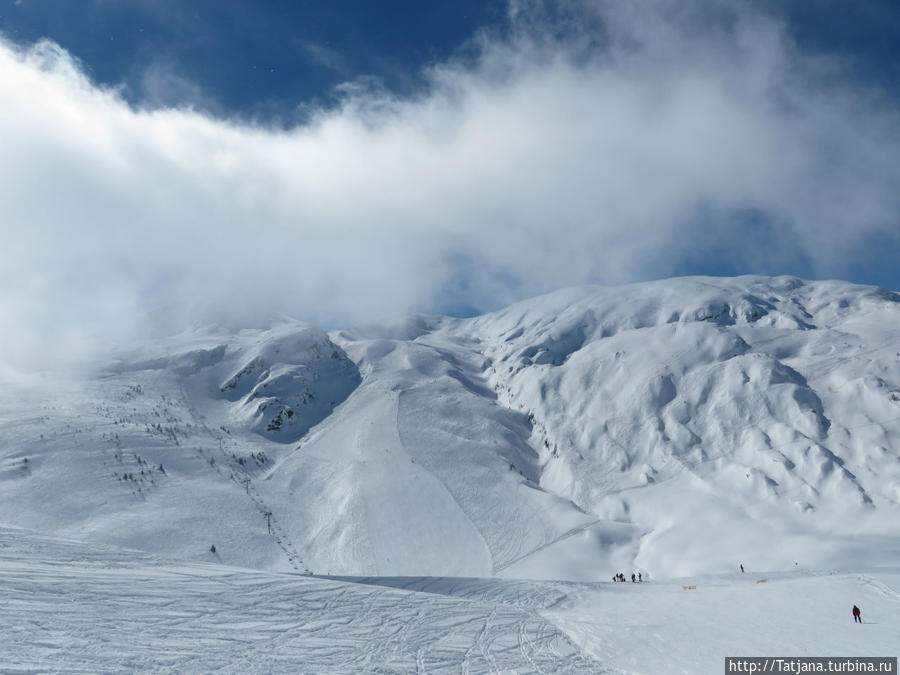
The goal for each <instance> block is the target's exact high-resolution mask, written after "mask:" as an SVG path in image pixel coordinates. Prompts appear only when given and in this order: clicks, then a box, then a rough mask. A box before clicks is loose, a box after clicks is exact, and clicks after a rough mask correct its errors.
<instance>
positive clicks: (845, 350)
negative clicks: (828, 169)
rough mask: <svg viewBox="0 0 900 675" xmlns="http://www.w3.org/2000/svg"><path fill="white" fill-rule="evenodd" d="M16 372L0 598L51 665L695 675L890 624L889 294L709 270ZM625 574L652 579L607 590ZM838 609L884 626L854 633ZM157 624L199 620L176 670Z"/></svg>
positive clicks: (869, 639) (2, 443) (899, 487)
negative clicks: (40, 632)
mask: <svg viewBox="0 0 900 675" xmlns="http://www.w3.org/2000/svg"><path fill="white" fill-rule="evenodd" d="M0 385H2V386H0V525H3V526H4V527H5V528H6V529H4V530H3V531H4V532H5V534H3V537H4V538H5V539H4V542H5V544H4V547H3V548H2V549H0V552H2V554H3V556H4V558H3V560H4V561H5V562H4V566H5V568H4V569H5V570H6V571H7V572H8V573H9V574H8V575H7V576H6V580H5V581H4V583H8V584H9V585H8V586H6V587H5V592H8V593H9V595H8V596H3V597H10V598H16V602H15V603H13V604H8V605H5V607H6V610H5V612H6V613H5V617H4V618H3V620H4V621H8V622H9V623H8V626H9V629H10V630H15V631H20V632H17V633H16V635H17V636H19V638H18V639H20V640H22V641H24V642H23V643H24V644H31V645H32V647H34V648H35V649H33V650H32V651H33V652H34V654H35V656H34V657H33V658H35V659H38V661H33V662H32V661H28V662H26V661H24V660H22V661H21V662H20V661H15V663H17V664H19V665H16V668H18V669H20V670H25V671H28V670H29V669H32V670H41V669H53V666H51V665H48V664H51V663H52V662H53V660H54V659H59V658H61V654H63V653H65V654H68V653H71V654H72V656H71V658H72V659H73V660H72V661H70V662H66V663H67V664H69V665H67V666H66V668H68V669H71V670H78V669H81V670H85V671H90V672H94V671H95V670H97V669H98V668H100V669H101V670H102V669H103V668H102V667H100V666H99V665H98V664H103V663H107V662H108V663H111V664H113V665H111V666H109V668H111V669H113V670H122V669H124V670H129V669H147V668H149V669H153V668H160V669H165V668H171V669H172V670H184V669H188V670H209V669H217V668H221V669H225V670H228V669H232V670H233V671H235V672H236V671H239V670H241V668H240V667H238V665H235V664H243V666H246V667H247V668H250V670H251V671H252V670H254V669H255V670H256V671H258V672H265V671H267V670H268V671H272V670H274V671H282V670H291V668H290V667H289V666H288V663H289V662H290V661H291V660H292V659H295V660H296V659H301V658H302V656H303V655H304V654H306V655H307V656H309V655H311V654H313V655H315V658H320V656H321V658H322V659H323V660H322V661H321V662H315V661H313V663H314V664H315V666H316V667H314V668H312V669H311V670H310V672H322V671H323V669H324V671H325V672H328V669H337V670H338V672H340V669H341V668H345V671H344V672H353V671H354V668H352V667H348V666H346V663H347V661H345V660H344V659H357V661H352V660H351V661H350V663H354V664H357V667H356V670H357V671H360V670H361V671H363V672H365V671H367V670H378V669H379V668H381V669H382V670H386V671H387V672H412V671H415V670H416V669H419V670H423V669H424V670H425V671H426V672H440V671H441V670H442V669H449V671H452V672H459V671H460V670H464V669H465V668H469V670H470V672H503V670H504V669H505V670H507V671H510V670H511V671H517V672H577V671H575V670H571V669H572V668H576V667H577V668H586V669H587V670H586V672H598V671H596V670H591V669H597V668H599V669H600V670H599V672H604V670H612V671H613V672H617V671H621V672H679V670H678V669H677V668H680V669H681V671H683V672H710V671H711V670H716V671H718V670H719V669H720V668H721V659H722V658H724V656H725V655H739V654H742V653H746V651H742V649H740V648H741V647H745V646H746V647H753V648H754V649H756V650H757V651H756V653H757V654H769V655H772V654H775V653H781V654H782V655H784V654H809V655H823V654H842V655H847V654H868V655H887V656H890V655H891V649H895V647H893V645H894V644H896V643H897V641H896V638H895V639H894V640H893V641H892V640H891V639H889V636H890V635H893V636H896V635H897V606H896V599H897V598H896V593H895V591H896V589H897V588H898V583H897V580H896V573H897V560H898V559H900V434H898V432H900V295H898V294H896V293H892V292H889V291H885V290H883V289H878V288H872V287H865V286H857V285H852V284H846V283H842V282H807V281H803V280H801V279H796V278H793V277H778V278H767V277H739V278H734V279H722V278H710V277H694V278H684V279H670V280H665V281H659V282H651V283H646V284H636V285H631V286H624V287H619V288H601V287H584V288H576V289H568V290H564V291H560V292H557V293H553V294H550V295H547V296H543V297H539V298H534V299H531V300H527V301H524V302H521V303H517V304H515V305H512V306H510V307H508V308H505V309H503V310H500V311H498V312H494V313H491V314H486V315H484V316H480V317H474V318H471V319H454V318H447V317H423V316H412V317H407V318H404V319H401V320H397V321H386V322H383V323H381V324H379V325H372V326H363V327H358V328H353V329H345V330H341V331H330V332H329V331H326V330H324V329H322V328H320V327H316V326H312V325H310V324H307V323H303V322H299V321H293V320H289V319H279V320H278V321H276V322H274V323H273V324H272V325H271V326H269V327H266V328H256V329H246V330H241V331H237V332H235V331H231V330H226V329H223V328H219V327H213V326H197V327H195V328H193V329H191V330H188V331H185V332H184V333H181V334H178V335H174V336H171V337H169V338H166V339H147V340H144V341H141V342H139V343H136V344H129V345H111V346H110V349H109V352H108V353H107V354H105V355H104V356H103V358H101V359H100V360H98V361H97V362H92V363H85V364H79V367H78V368H71V369H68V370H54V371H49V370H48V371H43V372H28V373H22V372H17V371H14V370H12V369H11V368H8V367H4V368H0ZM16 528H20V529H16ZM54 559H57V560H58V561H59V562H57V563H55V562H53V561H54ZM740 564H743V565H744V566H745V568H746V569H747V570H748V574H747V575H744V576H741V575H739V574H735V573H736V572H737V571H738V569H739V565H740ZM38 570H40V574H38ZM104 570H106V572H104ZM632 571H635V572H638V571H639V572H641V573H642V575H643V577H644V578H645V579H646V580H648V582H649V583H647V584H643V585H634V586H632V585H631V584H612V583H608V582H609V579H610V578H611V577H612V575H613V574H614V573H616V572H624V573H625V574H626V575H630V573H631V572H632ZM107 572H108V573H107ZM301 575H314V576H315V577H317V579H313V578H312V576H301ZM323 577H328V578H329V579H330V580H327V581H325V580H323V579H322V578H323ZM762 578H765V579H767V581H766V582H764V583H761V584H757V583H756V581H758V580H759V579H762ZM104 579H105V580H106V585H104ZM114 580H117V581H116V585H111V584H112V582H113V581H114ZM361 580H366V581H365V583H361ZM120 582H121V583H120ZM179 584H182V585H180V586H179ZM168 586H172V587H173V588H175V589H176V590H173V591H172V592H170V591H169V590H168V589H167V587H168ZM684 586H696V588H695V589H691V590H688V591H686V590H684V588H683V587H684ZM231 587H235V588H241V589H243V591H241V593H238V597H239V598H240V599H239V600H235V603H236V604H228V603H231V600H226V599H223V598H226V596H227V592H226V590H225V589H226V588H231ZM17 589H18V590H17ZM23 589H24V590H23ZM54 589H56V591H54ZM61 589H65V590H61ZM79 589H81V590H79ZM129 589H131V590H129ZM386 589H393V590H386ZM57 591H59V592H57ZM129 593H133V597H134V598H136V601H135V603H134V604H133V606H132V605H127V603H126V600H125V599H126V598H127V597H128V596H129ZM285 594H289V595H291V597H294V596H296V597H297V598H298V600H297V603H298V605H297V606H296V607H295V606H294V605H285V604H283V597H282V596H284V595H285ZM72 595H74V597H76V598H78V601H77V602H76V603H74V605H75V606H72V607H70V606H69V605H68V604H65V603H62V605H60V602H59V600H60V599H66V598H67V597H69V596H72ZM301 598H306V599H308V600H309V603H310V604H309V605H308V606H307V605H303V602H306V600H303V602H301V601H300V599H301ZM329 598H333V599H334V600H330V599H329ZM254 600H258V603H257V604H256V605H255V604H254ZM215 602H222V603H225V605H224V607H223V609H222V610H221V612H220V611H218V610H216V608H215ZM853 603H857V604H859V605H860V606H861V607H862V608H863V612H864V614H863V616H864V618H866V619H867V620H870V623H871V624H872V625H871V626H870V625H869V624H867V626H866V627H865V628H864V629H863V630H864V631H865V632H859V631H857V632H855V633H854V632H850V633H846V634H845V632H846V631H848V630H855V629H856V628H857V627H855V626H847V625H845V624H847V623H849V621H848V617H849V607H850V606H852V604H853ZM56 605H60V606H64V607H66V608H67V610H66V611H65V612H62V611H60V612H57V610H55V609H51V608H52V607H55V606H56ZM257 605H258V606H257ZM332 605H334V607H335V608H337V607H338V606H340V607H343V609H340V611H338V610H337V609H335V611H337V614H335V617H334V618H333V619H327V621H332V623H327V622H326V624H322V626H320V627H319V628H317V627H316V626H317V625H318V624H315V619H314V618H311V613H312V612H313V610H311V609H310V607H316V608H318V610H317V611H319V612H322V611H323V610H324V609H328V608H330V607H332ZM165 606H171V607H173V608H175V609H173V610H172V612H173V613H172V614H171V615H170V614H168V613H167V611H166V610H165V609H164V607H165ZM192 606H193V607H194V609H193V610H192V609H191V607H192ZM304 607H306V609H304ZM80 608H82V609H80ZM273 608H274V609H273ZM282 610H283V611H288V610H290V611H296V614H295V615H291V616H293V617H294V618H291V619H288V618H285V616H283V611H282ZM395 610H396V611H395ZM82 611H83V613H82V614H79V612H82ZM105 611H107V613H104V612H105ZM341 612H343V613H341ZM523 612H524V614H523ZM288 614H290V612H288ZM326 614H327V612H326ZM242 615H246V617H247V618H246V620H245V619H239V618H238V617H240V616H242ZM216 616H219V617H221V618H220V619H215V617H216ZM29 617H30V618H29ZM445 619H446V621H445ZM323 620H324V619H323ZM769 621H771V622H772V624H771V625H772V628H771V630H770V629H769V628H768V627H767V623H766V622H769ZM88 623H91V625H94V624H96V625H97V626H102V627H105V630H106V634H108V635H109V638H108V642H109V649H108V650H106V651H104V650H105V649H106V648H105V647H104V644H106V643H105V642H104V641H103V638H102V636H101V634H102V631H100V632H92V631H93V629H88V628H85V627H84V626H86V625H87V624H88ZM145 623H146V624H147V625H148V626H159V632H158V633H156V634H155V635H156V637H154V638H153V639H152V640H150V642H157V643H159V644H169V643H167V642H166V638H165V634H166V631H168V632H169V633H172V632H173V631H174V632H176V633H177V632H178V630H180V628H179V629H178V630H175V629H176V628H177V627H178V626H182V627H184V629H185V630H187V631H188V634H186V635H187V637H184V642H183V643H181V644H182V647H178V646H177V644H175V643H173V644H175V646H173V647H172V649H173V650H174V651H172V653H171V654H170V657H171V658H170V660H169V661H164V660H154V659H163V653H164V652H160V651H159V648H158V647H149V646H148V647H147V648H146V650H144V651H142V650H143V649H144V648H143V647H141V646H140V645H141V644H143V643H142V642H141V641H140V640H138V639H136V638H135V635H136V631H137V630H138V628H137V626H139V625H143V624H145ZM119 624H121V628H118V627H117V626H119ZM41 625H46V626H48V627H49V628H48V629H47V630H48V631H49V632H48V633H47V635H49V636H50V637H47V635H44V637H28V636H27V635H26V634H25V633H23V632H21V631H22V630H24V629H25V628H27V627H29V626H31V627H35V626H41ZM78 625H81V626H82V628H75V626H78ZM299 625H302V626H305V627H306V630H304V631H302V632H301V634H300V635H294V634H292V632H291V630H290V629H291V627H292V626H294V627H296V626H299ZM128 626H131V628H128ZM340 626H345V627H346V628H347V630H348V631H350V633H352V635H353V636H354V637H352V639H349V638H348V640H347V641H345V642H342V641H341V640H342V639H343V638H341V637H339V635H338V634H339V633H340V630H343V629H340V630H339V628H340ZM419 626H421V631H419V630H418V627H419ZM810 626H815V631H817V633H816V635H814V636H813V637H810V635H809V631H810V630H811V628H810ZM379 627H380V628H379ZM748 627H749V628H748ZM320 628H321V630H322V631H324V632H318V633H317V631H319V630H320ZM238 629H246V634H244V633H241V631H240V630H238ZM98 630H99V629H98ZM141 630H144V631H151V629H150V628H147V627H144V628H142V629H141ZM153 630H155V629H153ZM748 630H749V631H750V632H748ZM80 631H87V632H86V633H83V635H84V638H83V640H82V641H81V642H79V640H78V639H76V638H77V636H78V635H81V634H82V632H80ZM129 631H135V632H131V633H129ZM379 631H382V632H379ZM392 631H400V632H399V634H398V635H397V639H396V641H395V642H390V641H389V643H390V644H389V646H388V647H385V648H384V649H383V650H381V651H379V649H380V647H378V645H379V644H380V642H379V639H378V637H377V636H381V639H382V641H383V639H384V635H385V632H386V633H387V634H388V635H392V634H393V633H392ZM803 631H806V632H803ZM151 633H152V631H151V632H150V633H148V635H150V634H151ZM369 633H373V635H375V636H376V637H372V636H371V635H370V636H369V637H366V636H367V635H368V634H369ZM445 633H446V634H447V635H449V636H450V637H449V638H448V639H447V641H441V640H442V638H441V637H440V636H441V635H443V634H445ZM819 633H821V635H822V636H823V637H822V638H821V639H820V638H819V636H818V634H819ZM206 634H209V635H210V636H216V637H214V638H210V639H211V640H212V642H211V643H210V646H209V649H208V650H206V647H203V649H199V648H198V649H199V651H200V652H202V653H204V654H206V653H207V651H208V652H209V653H208V654H207V655H206V656H202V657H198V658H201V659H204V660H202V661H197V662H196V663H195V662H191V661H189V658H191V657H190V656H189V654H188V652H189V651H190V649H189V648H188V645H190V644H191V643H192V642H194V641H199V642H202V641H203V639H204V638H203V635H206ZM190 635H193V636H194V637H193V638H191V637H190ZM317 635H318V637H316V636H317ZM705 635H709V636H713V638H710V639H708V640H705V641H704V639H703V636H705ZM751 635H752V636H758V639H757V638H756V637H753V638H751V637H749V636H751ZM53 636H56V637H53ZM72 636H75V638H73V637H72ZM479 636H480V637H479ZM850 636H853V637H850ZM70 638H71V641H70V642H69V643H66V642H65V640H68V639H70ZM826 638H827V639H826ZM29 640H30V642H29ZM304 640H311V642H310V641H306V642H304ZM316 640H319V642H318V643H316V644H319V645H323V644H328V645H332V643H334V644H337V645H338V646H337V647H321V649H322V650H324V652H327V653H328V654H331V656H327V655H325V656H322V655H321V654H319V652H317V651H316V649H318V648H317V647H315V645H314V643H315V641H316ZM367 640H374V641H375V642H374V643H372V642H367ZM848 640H850V641H848ZM857 640H859V641H858V642H857ZM267 641H268V643H270V644H273V645H284V646H283V647H282V646H279V647H278V648H277V649H275V648H267V649H269V651H271V652H272V653H273V654H281V653H283V654H284V655H285V656H284V659H285V660H284V661H280V662H276V661H266V659H267V658H270V657H268V656H265V654H264V652H265V651H266V650H265V649H264V648H263V646H262V645H263V644H267ZM486 641H487V642H486ZM435 642H439V643H440V645H441V646H440V649H437V650H436V651H435V652H429V651H428V647H427V646H428V645H429V644H432V643H435ZM176 643H177V641H176ZM204 644H205V643H204ZM42 645H46V646H47V649H48V650H49V651H47V652H46V654H47V656H46V660H45V661H43V662H41V661H40V660H39V659H40V658H44V657H41V656H40V654H42V653H44V652H42V651H41V650H42V649H43V647H42ZM79 645H81V646H79ZM213 645H217V646H218V648H219V649H221V651H222V654H223V655H222V656H221V660H216V659H219V658H220V657H219V656H217V655H216V653H215V649H214V647H213ZM238 645H240V646H238ZM341 645H343V646H341ZM473 645H474V646H473ZM523 645H524V646H523ZM792 645H794V647H793V648H791V646H792ZM82 647H83V649H82ZM776 647H777V649H776ZM838 648H839V650H840V651H837V652H836V651H834V650H835V649H838ZM857 648H858V649H859V650H862V651H854V650H857ZM115 649H119V650H120V651H121V652H122V654H123V656H122V658H127V659H132V660H130V661H127V662H126V661H118V660H116V659H118V658H119V657H118V656H114V655H112V652H113V651H115ZM178 649H182V651H181V652H179V651H178ZM79 650H81V651H79ZM229 650H231V651H229ZM254 650H256V651H254ZM280 650H283V651H280ZM329 650H333V651H329ZM420 650H424V651H423V652H422V653H423V654H424V655H425V657H427V658H426V661H425V662H424V663H425V665H424V666H423V665H422V663H421V662H420V661H419V660H418V655H419V653H420ZM460 650H461V651H460ZM804 650H805V651H804ZM445 652H446V653H445ZM244 653H246V656H247V658H248V659H251V660H252V659H255V660H253V661H252V664H251V661H242V660H240V659H242V658H243V656H242V654H244ZM370 653H371V656H366V655H367V654H370ZM466 654H468V656H466ZM9 658H10V659H12V658H13V657H12V656H10V657H9ZM15 658H16V659H24V658H25V656H22V655H17V656H16V657H15ZM29 658H31V657H29ZM67 658H68V657H67ZM166 658H169V657H166ZM271 658H276V657H275V656H272V657H271ZM278 658H281V657H278ZM310 658H312V657H310ZM329 658H333V660H330V661H329V660H328V659H329ZM366 658H370V659H371V660H370V661H366V660H365V659H366ZM670 658H671V659H673V663H676V664H681V665H678V666H677V668H676V669H675V670H672V669H670V668H669V667H666V666H664V663H665V662H666V659H670ZM79 659H81V661H79ZM91 659H94V660H93V661H92V660H91ZM110 659H111V660H110ZM360 659H362V660H360ZM394 659H396V660H394ZM410 659H411V660H410ZM428 659H433V660H428ZM467 659H468V660H467ZM479 659H480V660H479ZM476 661H478V663H476ZM532 661H533V662H534V663H532ZM13 662H14V661H10V663H13ZM713 662H715V664H714V663H713ZM42 663H43V665H41V664H42ZM79 664H86V665H79ZM266 664H269V665H266ZM535 664H538V665H535ZM572 664H576V665H572ZM251 665H252V667H251ZM103 667H106V666H103ZM554 668H555V669H557V670H556V671H554Z"/></svg>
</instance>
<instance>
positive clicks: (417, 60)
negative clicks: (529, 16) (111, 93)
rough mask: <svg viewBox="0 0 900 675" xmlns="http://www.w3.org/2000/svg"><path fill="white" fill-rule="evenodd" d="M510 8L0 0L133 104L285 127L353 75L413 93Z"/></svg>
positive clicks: (20, 31) (0, 21)
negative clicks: (428, 72)
mask: <svg viewBox="0 0 900 675" xmlns="http://www.w3.org/2000/svg"><path fill="white" fill-rule="evenodd" d="M504 16H505V6H504V5H503V4H502V3H500V2H497V1H495V0H488V1H487V2H485V1H484V0H454V1H453V2H448V1H436V2H428V3H423V2H419V1H418V0H393V1H392V2H388V3H372V2H364V1H359V0H331V1H330V2H309V1H306V2H282V1H276V0H252V1H248V0H233V1H230V2H220V1H218V0H193V1H192V2H178V1H176V0H138V1H134V2H119V1H116V0H94V1H93V2H89V3H82V2H77V3H76V2H70V1H69V0H0V32H2V33H3V34H5V35H6V36H7V38H9V39H12V40H13V41H14V42H17V43H20V44H30V43H33V42H35V41H37V40H39V39H41V38H49V39H51V40H54V41H55V42H57V43H59V44H60V45H61V46H62V47H63V48H65V49H66V50H67V51H69V52H70V53H71V54H73V55H74V56H76V57H77V58H78V59H79V60H80V61H81V62H82V63H83V65H84V67H85V69H86V70H87V72H88V73H89V75H90V76H91V78H92V79H93V80H94V81H95V82H97V83H99V84H102V85H106V86H121V85H124V88H123V89H122V95H123V96H124V97H125V98H126V99H127V100H128V101H129V102H130V103H132V104H134V105H138V106H149V107H164V106H184V105H190V106H193V107H195V108H197V109H200V110H206V111H209V112H213V113H215V114H217V115H220V116H233V115H236V116H240V117H246V118H255V119H257V120H259V121H261V122H273V121H280V122H282V123H285V124H290V123H291V122H292V121H294V120H296V118H297V115H298V114H302V109H303V106H304V104H305V105H306V106H308V105H310V104H311V103H313V104H316V105H328V104H329V103H333V102H334V100H335V99H334V98H333V88H334V87H335V86H336V85H338V84H340V83H342V82H346V81H352V80H355V79H357V78H366V77H368V78H377V80H378V81H380V83H381V84H382V85H383V86H385V87H386V88H388V89H389V90H391V91H394V92H396V93H398V94H400V95H409V94H412V93H414V92H416V91H417V89H419V88H420V87H422V86H423V85H424V79H423V77H422V70H423V68H426V67H427V66H428V65H430V64H433V63H436V62H440V61H443V60H446V59H447V58H449V57H451V56H452V55H454V54H455V53H456V52H457V51H458V50H459V49H460V48H461V47H462V45H464V44H465V43H466V42H467V41H468V40H470V39H471V38H472V37H473V36H474V35H475V33H476V32H477V31H478V30H479V29H480V28H481V27H484V26H494V27H495V28H496V27H497V26H500V25H501V24H502V22H503V17H504Z"/></svg>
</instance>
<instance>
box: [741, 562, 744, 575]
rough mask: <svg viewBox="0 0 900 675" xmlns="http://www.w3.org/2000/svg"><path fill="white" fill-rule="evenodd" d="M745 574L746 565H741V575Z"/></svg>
mask: <svg viewBox="0 0 900 675" xmlns="http://www.w3.org/2000/svg"><path fill="white" fill-rule="evenodd" d="M743 573H744V563H741V574H743Z"/></svg>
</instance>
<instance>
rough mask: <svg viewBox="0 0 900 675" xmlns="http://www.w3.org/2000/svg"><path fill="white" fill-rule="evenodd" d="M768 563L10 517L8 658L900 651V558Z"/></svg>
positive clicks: (460, 662) (580, 665)
mask: <svg viewBox="0 0 900 675" xmlns="http://www.w3.org/2000/svg"><path fill="white" fill-rule="evenodd" d="M759 578H760V577H759V576H758V575H753V574H748V575H744V577H741V578H737V577H734V576H732V577H716V578H710V579H696V580H685V582H686V581H691V583H692V584H693V585H696V588H695V589H693V590H689V591H685V590H683V588H682V583H683V582H678V583H673V582H668V583H665V582H663V583H644V584H630V583H627V584H613V583H611V582H610V583H594V584H581V583H572V582H568V583H566V582H549V581H504V580H498V579H458V578H457V579H448V578H376V579H372V578H370V579H354V580H352V581H351V580H337V579H316V578H309V577H303V576H298V575H295V574H285V573H273V572H262V571H254V570H247V569H240V568H235V567H229V566H225V565H217V564H210V563H184V562H177V561H171V560H165V559H162V558H158V557H154V556H149V555H147V554H142V553H139V552H136V551H131V550H124V549H116V548H112V547H104V546H98V545H85V544H82V543H80V542H75V541H71V540H62V539H57V538H50V537H46V536H43V535H39V534H36V533H33V532H30V531H27V530H21V529H17V528H7V527H0V630H2V633H3V635H4V640H3V641H2V643H0V670H2V671H3V672H48V671H51V672H90V673H97V672H123V671H130V672H135V671H139V672H148V671H152V672H178V673H183V672H228V673H262V672H285V673H286V672H295V673H374V672H380V673H497V674H499V673H679V672H681V673H710V672H722V667H723V663H724V657H725V656H726V655H731V656H735V655H742V656H749V655H781V656H784V655H793V656H802V655H811V656H821V655H826V654H827V655H841V656H853V655H858V656H865V655H882V656H888V655H896V649H897V644H898V643H897V638H896V635H897V625H898V622H897V617H898V614H900V593H898V591H897V589H898V588H900V572H897V571H895V572H892V573H886V572H881V573H868V574H821V575H807V574H782V575H773V576H771V577H768V581H767V582H766V583H764V584H759V583H756V580H757V579H759ZM853 603H856V604H858V605H860V606H861V607H862V608H863V617H864V619H865V623H864V624H862V625H854V624H853V623H852V620H851V617H850V611H849V610H850V607H851V606H852V604H853Z"/></svg>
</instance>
